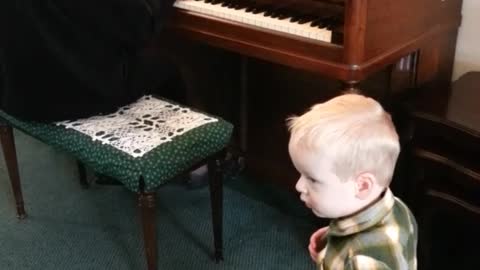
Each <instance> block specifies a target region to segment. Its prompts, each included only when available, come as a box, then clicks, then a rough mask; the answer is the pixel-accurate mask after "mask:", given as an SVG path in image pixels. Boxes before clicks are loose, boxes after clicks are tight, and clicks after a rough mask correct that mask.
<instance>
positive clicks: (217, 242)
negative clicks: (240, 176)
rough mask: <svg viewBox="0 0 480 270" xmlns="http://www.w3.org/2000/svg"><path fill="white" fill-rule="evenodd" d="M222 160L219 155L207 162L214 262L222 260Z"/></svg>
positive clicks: (221, 156)
mask: <svg viewBox="0 0 480 270" xmlns="http://www.w3.org/2000/svg"><path fill="white" fill-rule="evenodd" d="M222 158H223V155H219V156H218V157H216V158H215V159H211V160H210V161H209V162H208V173H209V182H210V183H209V187H210V200H211V207H212V221H213V241H214V246H215V261H216V262H217V263H218V262H219V261H222V260H223V240H222V231H223V228H222V225H223V181H222V180H223V172H222Z"/></svg>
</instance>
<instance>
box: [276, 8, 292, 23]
mask: <svg viewBox="0 0 480 270" xmlns="http://www.w3.org/2000/svg"><path fill="white" fill-rule="evenodd" d="M291 16H292V13H291V12H290V11H289V10H288V9H287V8H280V9H279V10H278V17H277V19H279V20H285V19H286V18H290V17H291Z"/></svg>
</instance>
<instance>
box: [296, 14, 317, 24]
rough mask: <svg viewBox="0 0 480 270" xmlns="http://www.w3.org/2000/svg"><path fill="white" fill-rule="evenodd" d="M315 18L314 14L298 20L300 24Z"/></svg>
mask: <svg viewBox="0 0 480 270" xmlns="http://www.w3.org/2000/svg"><path fill="white" fill-rule="evenodd" d="M314 19H315V16H312V15H304V16H302V17H301V18H300V19H299V20H298V22H297V23H298V24H305V23H307V22H310V21H312V20H314Z"/></svg>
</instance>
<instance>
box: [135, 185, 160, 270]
mask: <svg viewBox="0 0 480 270" xmlns="http://www.w3.org/2000/svg"><path fill="white" fill-rule="evenodd" d="M138 207H139V209H140V215H141V223H142V227H143V238H144V244H145V253H146V256H147V265H148V270H156V269H157V233H156V226H155V193H153V192H148V193H146V192H140V193H139V194H138Z"/></svg>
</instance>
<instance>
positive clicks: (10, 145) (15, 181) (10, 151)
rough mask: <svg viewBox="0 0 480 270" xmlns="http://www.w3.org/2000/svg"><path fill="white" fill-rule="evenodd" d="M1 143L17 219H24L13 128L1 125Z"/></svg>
mask: <svg viewBox="0 0 480 270" xmlns="http://www.w3.org/2000/svg"><path fill="white" fill-rule="evenodd" d="M0 141H1V143H2V147H3V155H4V157H5V163H6V164H7V170H8V175H9V177H10V183H11V185H12V190H13V196H14V198H15V203H16V207H17V217H18V218H19V219H24V218H25V217H26V214H25V208H24V205H23V195H22V186H21V185H20V176H19V174H18V161H17V152H16V149H15V140H14V138H13V130H12V127H10V126H8V125H6V124H4V123H0Z"/></svg>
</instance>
